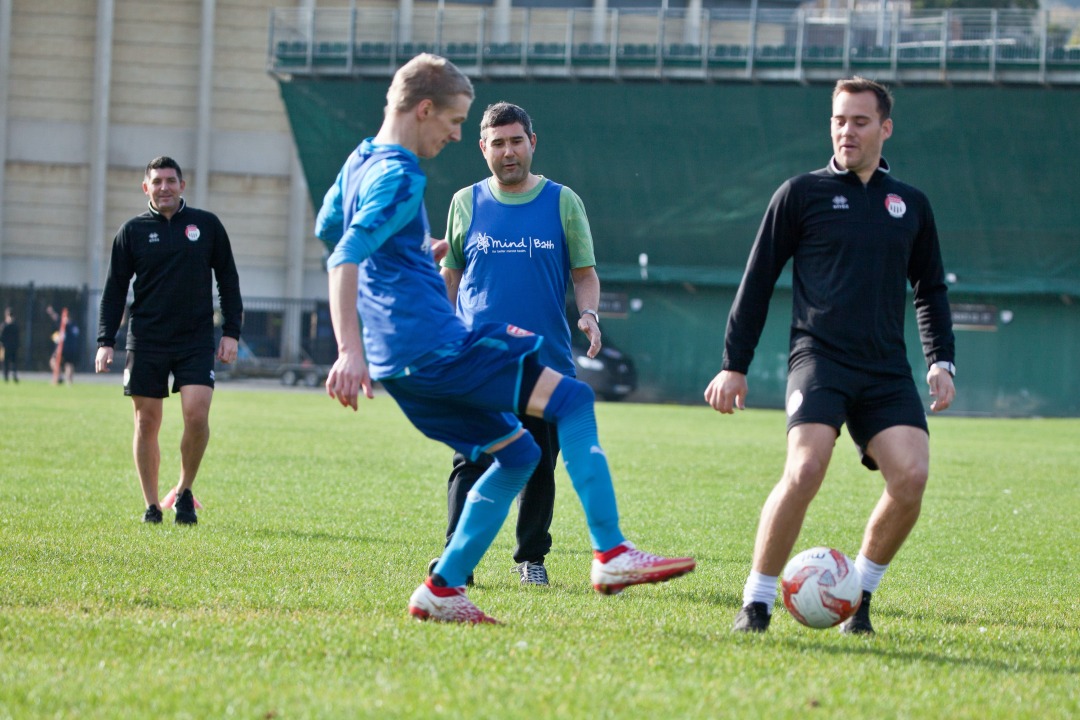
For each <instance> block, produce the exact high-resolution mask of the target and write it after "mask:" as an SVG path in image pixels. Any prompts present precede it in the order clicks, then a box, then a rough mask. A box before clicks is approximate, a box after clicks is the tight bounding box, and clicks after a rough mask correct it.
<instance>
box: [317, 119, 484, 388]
mask: <svg viewBox="0 0 1080 720" xmlns="http://www.w3.org/2000/svg"><path fill="white" fill-rule="evenodd" d="M426 185H427V179H426V178H425V176H424V173H423V171H422V170H421V169H420V164H419V160H418V158H417V157H416V155H414V154H413V153H412V152H410V151H408V150H406V149H405V148H404V147H401V146H400V145H383V144H376V143H374V142H372V139H371V138H368V139H367V140H364V141H363V142H362V143H360V146H359V147H358V148H357V149H356V150H354V151H353V152H352V154H351V155H349V159H348V160H346V162H345V165H344V166H343V167H342V168H341V172H340V173H338V177H337V180H336V181H335V182H334V185H333V186H332V187H331V188H330V189H329V190H328V191H327V193H326V197H325V198H323V204H322V208H321V209H320V210H319V215H318V217H317V218H316V220H315V234H316V235H317V236H318V237H319V238H320V239H322V241H323V242H324V243H325V244H326V245H327V247H331V248H333V251H332V253H331V255H330V258H329V260H327V267H328V268H332V267H336V266H338V265H342V264H344V263H356V264H357V266H358V268H359V297H358V299H357V310H358V311H359V313H360V320H361V323H362V325H363V338H364V354H365V357H366V358H367V364H368V371H369V372H370V374H371V377H372V379H373V380H382V379H384V378H389V377H394V376H396V375H401V374H405V373H408V372H409V371H410V369H411V368H413V367H416V366H419V365H423V364H425V363H427V362H430V361H431V360H432V359H433V358H437V357H440V356H442V355H445V354H448V353H451V352H453V351H454V348H456V347H458V346H459V345H460V344H461V343H462V342H463V341H464V340H465V337H466V335H467V330H466V328H465V324H464V323H463V322H462V321H461V320H460V319H459V318H458V317H457V315H456V314H455V312H454V308H453V307H452V306H451V305H450V302H449V300H448V299H447V297H446V284H445V283H444V282H443V279H442V277H441V276H440V275H439V272H438V269H437V268H436V266H435V259H434V256H433V255H432V253H431V233H430V226H429V225H428V219H427V212H426V210H425V209H424V189H425V187H426Z"/></svg>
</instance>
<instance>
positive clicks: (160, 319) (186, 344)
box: [98, 202, 244, 352]
mask: <svg viewBox="0 0 1080 720" xmlns="http://www.w3.org/2000/svg"><path fill="white" fill-rule="evenodd" d="M212 275H213V278H216V279H217V286H218V297H219V300H220V303H221V313H222V316H223V318H224V322H223V324H222V334H223V335H226V336H228V337H232V338H237V339H239V338H240V326H241V323H242V319H243V312H244V305H243V301H242V299H241V297H240V277H239V275H238V274H237V272H236V263H235V261H234V260H233V254H232V246H231V245H230V244H229V235H228V233H226V232H225V227H224V226H223V225H222V224H221V221H220V220H219V219H218V217H217V216H216V215H214V214H213V213H211V212H207V211H205V210H198V209H196V208H192V207H188V205H187V204H186V203H183V202H182V203H181V206H180V209H179V210H177V212H176V213H175V214H174V215H173V216H172V218H166V217H165V216H163V215H161V214H160V213H158V212H157V211H156V210H154V209H153V208H150V209H149V210H147V212H145V213H143V214H142V215H139V216H137V217H134V218H132V219H131V220H129V221H127V222H126V223H124V225H123V226H122V227H121V228H120V231H119V232H118V233H117V234H116V238H115V239H114V240H113V246H112V257H111V260H110V263H109V274H108V277H107V278H106V280H105V287H104V289H103V290H102V293H101V310H100V317H99V324H98V343H99V344H100V345H107V346H110V347H111V346H113V345H114V344H115V343H116V332H117V330H118V329H119V327H120V321H121V318H122V317H123V314H124V306H125V305H126V303H127V293H128V284H129V283H130V282H131V278H132V276H134V278H135V284H134V288H133V294H134V296H135V297H134V301H133V302H132V304H131V317H130V318H129V324H128V333H127V349H128V350H146V351H151V352H182V351H186V350H196V349H201V348H210V349H211V350H212V349H213V348H214V298H213V286H212V285H213V278H212Z"/></svg>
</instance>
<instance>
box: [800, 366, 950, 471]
mask: <svg viewBox="0 0 1080 720" xmlns="http://www.w3.org/2000/svg"><path fill="white" fill-rule="evenodd" d="M786 408H787V417H788V420H787V427H788V431H789V432H790V431H791V428H793V427H795V426H796V425H803V424H805V423H822V424H824V425H831V426H832V427H833V428H835V429H836V432H837V433H839V432H840V427H841V426H842V425H844V423H847V428H848V433H849V434H850V435H851V439H852V440H854V441H855V445H856V446H857V447H858V449H859V457H860V458H861V459H862V463H863V465H865V466H866V467H868V468H870V469H871V470H877V469H878V467H877V463H876V462H874V459H873V458H871V457H870V456H868V455H867V454H866V447H867V445H869V444H870V440H872V439H873V437H874V436H875V435H877V434H878V433H879V432H881V431H882V430H885V429H887V428H890V427H894V426H897V425H910V426H912V427H917V428H921V429H922V430H923V431H924V432H926V433H928V434H929V432H930V430H929V428H928V427H927V425H926V410H925V408H923V403H922V398H921V397H919V392H918V390H916V388H915V381H914V379H913V378H912V377H911V376H910V375H908V376H903V375H895V374H881V373H874V372H868V371H865V370H858V369H855V368H852V367H849V366H847V365H843V364H841V363H838V362H835V361H833V360H828V359H826V358H823V357H821V356H818V355H803V356H801V357H799V358H797V359H795V360H794V361H793V362H792V367H791V368H790V369H789V370H788V380H787V402H786Z"/></svg>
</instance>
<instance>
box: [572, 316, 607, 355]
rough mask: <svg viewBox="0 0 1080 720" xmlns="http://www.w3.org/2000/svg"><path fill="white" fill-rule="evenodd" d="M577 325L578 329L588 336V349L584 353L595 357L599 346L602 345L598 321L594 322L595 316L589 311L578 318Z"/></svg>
mask: <svg viewBox="0 0 1080 720" xmlns="http://www.w3.org/2000/svg"><path fill="white" fill-rule="evenodd" d="M577 326H578V330H580V331H581V332H583V333H585V336H586V337H587V338H589V349H588V350H587V351H586V353H585V354H586V355H588V356H589V357H591V358H594V357H596V354H597V353H598V352H600V348H601V347H603V343H601V342H600V323H598V322H596V318H595V317H593V316H592V314H591V313H585V314H584V315H582V316H581V317H580V318H578V321H577Z"/></svg>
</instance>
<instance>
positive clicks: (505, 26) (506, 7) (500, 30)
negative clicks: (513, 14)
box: [491, 0, 511, 43]
mask: <svg viewBox="0 0 1080 720" xmlns="http://www.w3.org/2000/svg"><path fill="white" fill-rule="evenodd" d="M510 4H511V0H495V6H494V7H493V8H492V10H493V16H492V26H491V41H492V42H496V43H508V42H510Z"/></svg>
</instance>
